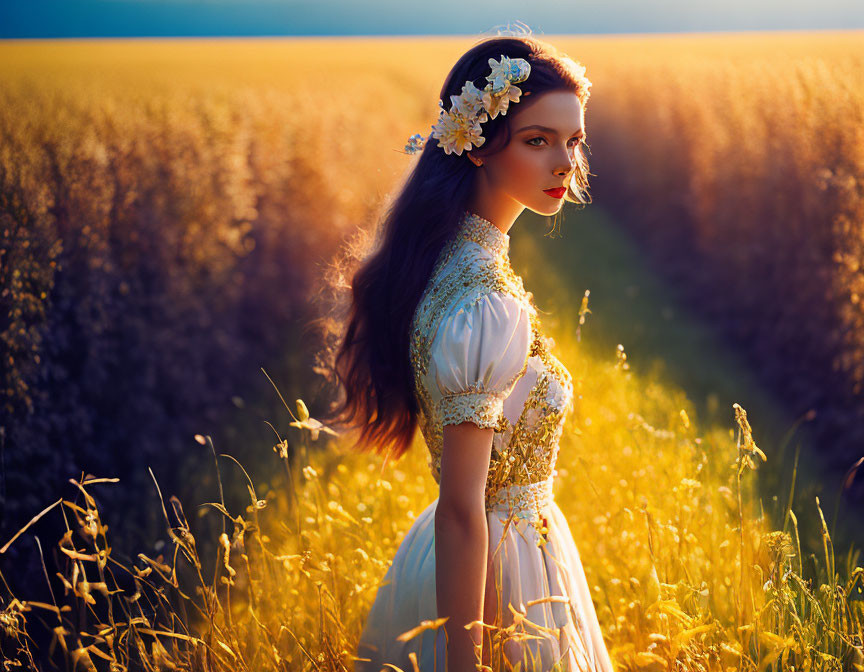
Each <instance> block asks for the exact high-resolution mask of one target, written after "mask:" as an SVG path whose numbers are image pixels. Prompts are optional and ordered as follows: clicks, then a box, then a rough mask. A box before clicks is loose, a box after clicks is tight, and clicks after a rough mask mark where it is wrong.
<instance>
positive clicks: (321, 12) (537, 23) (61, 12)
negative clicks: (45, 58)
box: [0, 0, 864, 38]
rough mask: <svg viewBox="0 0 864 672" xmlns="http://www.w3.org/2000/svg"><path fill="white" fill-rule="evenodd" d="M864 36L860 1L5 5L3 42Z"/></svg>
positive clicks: (315, 0) (232, 0)
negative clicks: (841, 32)
mask: <svg viewBox="0 0 864 672" xmlns="http://www.w3.org/2000/svg"><path fill="white" fill-rule="evenodd" d="M513 21H522V22H524V23H526V24H528V26H530V28H531V29H532V30H533V31H534V32H535V33H540V34H542V33H546V34H565V33H567V34H585V33H658V32H659V33H664V32H693V31H696V32H703V31H707V32H714V31H721V32H722V31H743V30H824V29H848V28H864V1H862V0H819V1H818V2H813V0H807V1H805V0H726V1H725V2H720V1H718V0H533V2H529V0H434V1H432V2H428V1H427V2H416V1H413V0H311V1H310V0H0V38H35V37H151V36H152V37H170V36H220V35H221V36H279V35H474V34H479V33H484V32H487V31H490V29H492V28H493V26H499V25H503V24H506V23H508V22H513Z"/></svg>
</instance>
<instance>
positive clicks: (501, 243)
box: [457, 210, 510, 257]
mask: <svg viewBox="0 0 864 672" xmlns="http://www.w3.org/2000/svg"><path fill="white" fill-rule="evenodd" d="M457 235H458V237H459V238H461V239H464V240H471V241H473V242H475V243H477V244H478V245H480V246H481V247H483V248H485V249H487V250H489V251H490V252H491V253H492V254H493V255H494V256H495V257H506V256H507V252H508V250H509V249H510V236H508V235H507V234H506V233H504V232H503V231H502V230H501V229H499V228H498V227H497V226H495V225H494V224H493V223H492V222H490V221H489V220H488V219H484V218H483V217H481V216H480V215H477V214H475V213H473V212H471V211H469V210H466V211H465V212H464V213H463V214H462V219H461V220H460V222H459V232H458V234H457Z"/></svg>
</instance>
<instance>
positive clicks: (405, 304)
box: [318, 36, 591, 459]
mask: <svg viewBox="0 0 864 672" xmlns="http://www.w3.org/2000/svg"><path fill="white" fill-rule="evenodd" d="M501 55H505V56H509V57H510V58H524V59H525V60H527V61H528V63H529V64H530V65H531V74H530V76H529V77H528V79H527V80H525V81H524V82H521V83H519V88H520V89H521V90H522V92H523V98H522V99H521V100H520V102H519V103H516V105H522V104H525V103H524V102H522V101H525V102H528V101H531V100H536V98H537V97H538V96H539V95H540V94H543V93H546V92H548V91H555V90H567V91H573V92H575V93H576V94H577V95H578V96H579V99H580V101H581V102H582V105H583V107H584V105H585V104H586V103H587V100H588V96H589V88H590V86H591V82H590V81H589V80H588V79H587V78H585V76H584V67H582V66H581V65H580V64H579V63H577V62H576V61H573V60H572V59H571V58H569V57H568V56H567V55H566V54H563V53H562V52H559V51H558V50H557V49H556V48H555V47H553V46H552V45H550V44H547V43H545V42H543V41H541V40H538V39H536V38H534V37H531V36H503V37H502V36H495V37H488V38H484V39H482V40H481V41H479V42H478V43H477V44H475V45H474V46H473V47H471V48H470V49H469V50H468V51H467V52H465V54H464V55H463V56H462V57H461V58H460V59H459V60H458V61H457V62H456V64H455V65H454V66H453V69H452V70H451V71H450V73H449V74H448V75H447V79H446V81H445V83H444V87H443V88H442V89H441V96H440V97H441V100H442V101H444V102H445V107H448V108H449V102H450V96H451V95H453V96H455V95H459V94H460V93H461V91H462V86H463V85H464V84H465V82H466V80H473V81H474V84H475V85H476V86H477V87H478V88H481V89H482V88H483V86H485V84H486V79H485V77H486V75H487V74H488V72H489V64H488V61H489V59H490V58H495V59H496V60H498V59H499V58H500V57H501ZM511 110H512V108H511ZM512 116H513V115H512V113H511V115H510V116H509V117H508V116H505V115H501V114H499V115H498V116H497V117H496V118H495V119H490V120H488V121H487V122H485V123H484V124H483V137H484V138H486V143H485V145H484V146H483V147H482V148H481V149H482V151H481V150H474V152H475V155H480V156H484V155H488V154H490V153H494V152H497V151H500V149H502V148H503V147H504V146H506V145H507V143H508V142H509V140H510V128H509V121H508V119H509V118H510V117H512ZM476 175H477V172H476V167H475V166H474V164H472V163H471V161H470V160H469V159H468V157H467V155H466V153H463V154H462V155H457V154H446V153H445V152H444V151H443V150H442V149H441V148H440V147H438V145H437V141H436V140H435V139H434V138H430V139H429V140H428V141H427V143H426V146H425V147H424V149H423V150H422V152H421V153H420V154H419V158H418V159H417V163H416V165H415V166H414V169H413V170H412V171H411V173H410V174H409V175H408V177H407V179H406V180H405V182H404V185H403V187H402V189H401V190H400V191H399V192H398V193H397V195H396V197H395V199H394V200H393V201H392V203H391V204H390V206H389V207H388V208H386V209H385V211H384V214H383V216H382V217H381V219H380V220H379V226H378V229H377V232H376V234H377V235H376V236H375V239H374V242H373V243H372V245H371V246H370V247H371V249H370V250H369V251H368V254H366V256H365V257H364V258H363V259H362V261H361V263H360V265H359V267H358V268H357V270H356V272H355V273H354V275H353V279H352V281H351V283H350V288H351V291H350V301H349V302H348V303H349V305H348V311H347V312H348V315H347V319H346V320H345V321H344V323H341V324H340V323H334V322H332V321H331V326H338V327H340V328H341V327H344V330H342V329H340V331H341V333H339V335H338V337H337V339H336V340H337V344H336V347H335V348H330V349H327V348H325V349H324V350H322V351H321V352H319V357H318V360H319V364H320V365H321V366H322V367H323V369H324V370H325V371H328V370H329V371H332V372H333V373H334V374H335V378H337V379H338V382H339V384H340V386H341V388H342V389H343V390H344V398H343V399H342V401H341V403H338V404H334V406H333V407H332V408H331V409H330V412H329V413H328V414H327V415H326V416H322V417H321V418H319V419H321V420H322V421H323V422H325V424H330V425H331V426H338V427H341V428H348V429H350V430H356V429H359V430H360V434H359V437H358V439H357V444H356V446H355V447H356V448H357V449H358V450H361V451H366V452H368V451H374V452H377V453H380V454H385V455H387V454H389V455H391V456H393V457H395V458H397V459H398V458H399V457H400V456H402V455H403V454H404V453H405V452H406V451H407V450H408V448H409V447H410V445H411V441H412V439H413V437H414V433H415V430H416V428H417V414H418V407H417V402H416V398H415V396H414V378H413V372H412V366H411V361H410V355H409V337H410V333H409V330H410V326H411V321H412V319H413V316H414V312H415V310H416V308H417V304H418V302H419V301H420V297H421V295H422V294H423V291H424V289H425V288H426V284H427V282H428V281H429V278H430V276H431V273H432V269H433V266H434V264H435V262H436V260H437V259H438V256H439V254H440V253H441V251H442V249H443V247H444V245H445V244H446V243H447V242H448V240H449V239H450V238H451V237H452V236H454V235H455V233H456V229H457V227H458V225H459V221H460V218H461V215H462V213H463V212H464V211H465V209H466V208H467V204H468V203H469V200H470V198H471V196H472V193H473V190H474V181H475V178H476ZM587 188H588V166H587V160H586V159H585V156H584V154H582V150H581V146H580V149H578V150H577V152H576V170H575V171H574V175H573V179H572V180H571V181H570V184H569V186H568V190H567V194H566V196H565V199H566V200H568V201H570V202H573V203H581V204H585V203H588V202H590V198H589V196H588V192H587ZM334 350H335V352H334Z"/></svg>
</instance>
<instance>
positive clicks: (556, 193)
mask: <svg viewBox="0 0 864 672" xmlns="http://www.w3.org/2000/svg"><path fill="white" fill-rule="evenodd" d="M543 193H544V194H549V195H550V196H551V197H552V198H561V197H562V196H564V194H566V193H567V189H566V188H565V187H556V188H555V189H544V190H543Z"/></svg>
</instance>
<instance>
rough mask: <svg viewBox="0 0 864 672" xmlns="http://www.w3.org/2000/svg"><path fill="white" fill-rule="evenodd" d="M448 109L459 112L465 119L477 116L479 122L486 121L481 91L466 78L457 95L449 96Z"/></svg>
mask: <svg viewBox="0 0 864 672" xmlns="http://www.w3.org/2000/svg"><path fill="white" fill-rule="evenodd" d="M450 102H451V103H452V104H451V106H450V111H451V112H455V113H457V114H461V115H462V116H463V117H465V118H466V119H467V118H469V117H475V116H476V117H478V119H477V120H478V121H479V122H481V123H482V122H484V121H487V119H488V118H487V117H486V110H485V109H484V107H483V92H482V91H481V90H480V89H478V88H477V87H476V86H474V82H472V81H470V80H468V81H467V82H465V86H463V87H462V93H461V94H460V95H458V96H450Z"/></svg>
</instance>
